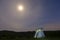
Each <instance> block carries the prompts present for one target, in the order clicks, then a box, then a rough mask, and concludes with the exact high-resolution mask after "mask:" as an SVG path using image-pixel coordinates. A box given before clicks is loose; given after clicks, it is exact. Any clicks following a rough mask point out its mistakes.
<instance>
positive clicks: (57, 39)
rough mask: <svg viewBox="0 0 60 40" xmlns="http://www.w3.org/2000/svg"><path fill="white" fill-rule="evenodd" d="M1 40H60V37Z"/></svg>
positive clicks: (1, 39)
mask: <svg viewBox="0 0 60 40" xmlns="http://www.w3.org/2000/svg"><path fill="white" fill-rule="evenodd" d="M0 40H60V37H45V38H38V39H37V38H27V37H21V38H19V37H16V38H8V37H1V38H0Z"/></svg>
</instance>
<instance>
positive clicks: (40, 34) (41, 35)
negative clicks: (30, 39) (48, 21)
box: [34, 29, 45, 38]
mask: <svg viewBox="0 0 60 40" xmlns="http://www.w3.org/2000/svg"><path fill="white" fill-rule="evenodd" d="M44 37H45V34H44V32H43V30H42V29H37V30H36V33H35V35H34V38H44Z"/></svg>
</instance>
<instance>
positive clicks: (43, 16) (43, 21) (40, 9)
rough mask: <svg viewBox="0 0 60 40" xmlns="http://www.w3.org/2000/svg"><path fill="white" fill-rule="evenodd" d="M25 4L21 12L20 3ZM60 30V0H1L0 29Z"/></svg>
mask: <svg viewBox="0 0 60 40" xmlns="http://www.w3.org/2000/svg"><path fill="white" fill-rule="evenodd" d="M21 4H22V5H23V6H24V10H23V11H22V12H21V11H19V10H18V9H17V7H18V5H21ZM38 28H43V30H47V31H48V30H60V0H0V30H11V31H33V30H36V29H38Z"/></svg>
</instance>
